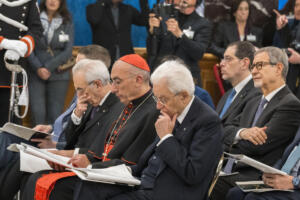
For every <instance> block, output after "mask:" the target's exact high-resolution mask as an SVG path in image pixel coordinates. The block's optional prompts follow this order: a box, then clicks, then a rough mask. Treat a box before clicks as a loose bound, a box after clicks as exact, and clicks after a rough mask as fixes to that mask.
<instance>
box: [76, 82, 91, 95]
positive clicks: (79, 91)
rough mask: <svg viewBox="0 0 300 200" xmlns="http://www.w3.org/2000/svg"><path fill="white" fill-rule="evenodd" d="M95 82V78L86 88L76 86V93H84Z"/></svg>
mask: <svg viewBox="0 0 300 200" xmlns="http://www.w3.org/2000/svg"><path fill="white" fill-rule="evenodd" d="M94 82H95V80H93V81H91V82H89V83H88V84H87V86H86V87H85V88H76V89H75V90H76V93H78V94H83V93H84V92H85V91H86V89H87V88H88V87H89V86H90V85H92V84H93V83H94Z"/></svg>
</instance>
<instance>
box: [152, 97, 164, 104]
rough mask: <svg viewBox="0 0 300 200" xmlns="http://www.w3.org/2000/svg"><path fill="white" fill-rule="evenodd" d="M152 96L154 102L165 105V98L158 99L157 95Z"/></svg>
mask: <svg viewBox="0 0 300 200" xmlns="http://www.w3.org/2000/svg"><path fill="white" fill-rule="evenodd" d="M152 98H153V99H154V101H155V103H159V104H161V105H162V106H165V105H166V103H167V100H165V99H160V98H158V97H156V96H154V95H153V96H152Z"/></svg>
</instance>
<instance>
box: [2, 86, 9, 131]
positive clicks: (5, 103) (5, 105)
mask: <svg viewBox="0 0 300 200" xmlns="http://www.w3.org/2000/svg"><path fill="white" fill-rule="evenodd" d="M9 97H10V89H9V88H0V127H2V126H3V125H4V124H5V123H6V122H7V121H8V110H9Z"/></svg>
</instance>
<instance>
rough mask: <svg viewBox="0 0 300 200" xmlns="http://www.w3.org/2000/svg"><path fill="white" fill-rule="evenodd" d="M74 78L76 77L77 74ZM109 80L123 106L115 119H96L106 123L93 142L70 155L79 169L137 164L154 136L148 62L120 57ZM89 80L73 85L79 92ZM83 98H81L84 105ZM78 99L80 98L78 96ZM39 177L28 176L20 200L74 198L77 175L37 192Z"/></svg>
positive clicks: (134, 56)
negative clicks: (43, 197)
mask: <svg viewBox="0 0 300 200" xmlns="http://www.w3.org/2000/svg"><path fill="white" fill-rule="evenodd" d="M74 78H75V79H74V81H76V80H78V79H77V78H76V76H74ZM111 79H112V84H111V85H112V87H111V92H112V93H114V94H115V95H116V96H117V97H118V98H119V100H120V102H121V103H122V104H124V109H119V111H120V114H117V115H115V118H114V119H112V120H108V119H107V122H106V121H105V120H103V122H101V121H99V123H100V124H107V125H102V127H101V128H99V129H98V136H97V137H95V138H94V141H93V142H92V145H91V146H90V147H89V148H88V149H85V151H83V150H80V152H79V154H77V155H74V156H73V157H72V158H71V160H70V161H69V162H70V163H72V165H73V166H76V167H80V168H87V167H88V168H104V167H110V166H114V165H119V164H123V163H124V164H127V165H133V164H135V163H137V161H138V159H139V158H140V156H141V154H142V153H143V152H144V150H145V149H146V148H147V147H148V146H149V145H150V144H151V143H152V142H153V140H154V138H155V135H156V134H155V127H154V123H155V121H156V119H157V117H158V115H159V112H158V110H156V109H155V101H154V99H153V93H152V89H151V87H150V84H149V81H150V80H149V79H150V68H149V66H148V64H147V62H146V61H145V60H144V59H143V58H142V57H141V56H139V55H137V54H129V55H126V56H123V57H121V58H120V59H119V60H118V61H116V62H115V63H114V65H113V68H112V72H111ZM78 83H79V82H78ZM88 83H91V82H88V81H86V83H85V84H84V85H79V84H75V88H77V89H79V90H80V91H88V90H90V89H92V88H93V87H95V86H96V85H90V86H89V85H88ZM89 87H90V88H89ZM88 88H89V89H88ZM77 91H78V90H77ZM85 100H86V99H85V98H84V97H83V99H82V102H83V104H84V102H85ZM91 100H92V99H91ZM78 101H80V98H79V100H78ZM91 103H92V102H91ZM93 104H94V103H93ZM76 110H77V108H76V109H75V112H74V114H76V115H77V111H76ZM84 110H85V106H78V111H79V115H80V113H81V112H83V111H84ZM103 111H104V110H103ZM103 111H102V112H103ZM86 112H87V111H86ZM109 112H110V111H109ZM92 121H93V120H92ZM87 127H88V124H87ZM70 133H72V132H70ZM80 134H82V137H83V138H85V137H86V136H85V135H86V133H80ZM73 137H76V134H75V135H74V133H72V135H71V137H70V138H71V139H73ZM79 139H80V138H79ZM91 139H93V138H91ZM67 140H68V136H67ZM78 141H79V140H78ZM68 142H69V140H68ZM80 143H81V142H80V141H79V144H80ZM76 144H78V142H76ZM71 147H72V146H71ZM67 148H68V144H67ZM67 152H68V151H67ZM63 153H64V152H63ZM53 167H54V168H55V169H58V170H61V169H62V168H61V167H60V166H57V165H53ZM42 173H43V172H42ZM74 175H75V174H74ZM39 177H40V173H36V174H34V175H32V176H31V177H30V178H29V179H28V181H27V183H26V185H25V187H24V190H23V191H24V193H23V196H22V199H24V200H26V199H28V200H32V199H34V197H35V196H39V195H45V196H49V197H50V199H55V200H56V199H65V200H66V199H73V193H74V192H76V187H75V184H76V181H78V180H79V178H77V177H75V176H73V177H67V178H64V179H60V180H59V181H57V183H56V184H55V187H54V189H53V187H48V188H47V189H46V190H43V191H39V190H38V189H36V188H41V187H44V185H43V183H44V181H45V182H48V180H47V179H48V178H47V176H43V177H42V178H40V179H38V180H37V178H39ZM53 184H54V183H53ZM52 189H53V190H52ZM50 193H51V194H50ZM82 195H85V196H84V197H83V199H89V195H91V194H88V193H82Z"/></svg>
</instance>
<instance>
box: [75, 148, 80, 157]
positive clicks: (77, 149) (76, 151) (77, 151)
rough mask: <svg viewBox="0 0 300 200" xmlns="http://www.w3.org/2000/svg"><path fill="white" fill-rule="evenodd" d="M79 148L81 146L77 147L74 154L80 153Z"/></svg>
mask: <svg viewBox="0 0 300 200" xmlns="http://www.w3.org/2000/svg"><path fill="white" fill-rule="evenodd" d="M79 149H80V148H75V150H74V153H73V156H75V155H77V154H78V153H79Z"/></svg>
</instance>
